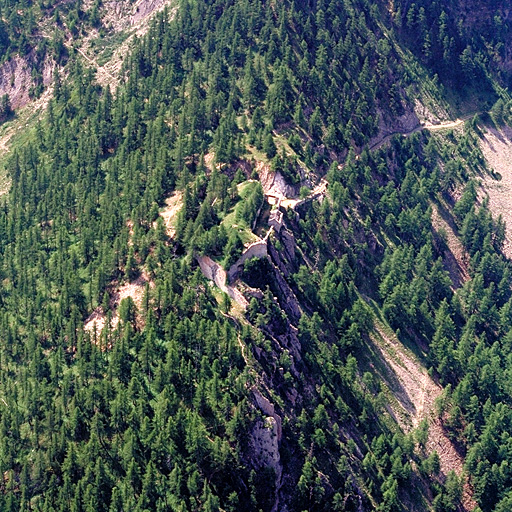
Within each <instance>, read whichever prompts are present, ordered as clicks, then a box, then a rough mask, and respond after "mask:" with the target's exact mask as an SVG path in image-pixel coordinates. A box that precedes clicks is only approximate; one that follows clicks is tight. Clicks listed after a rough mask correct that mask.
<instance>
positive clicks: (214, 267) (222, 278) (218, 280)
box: [197, 256, 249, 309]
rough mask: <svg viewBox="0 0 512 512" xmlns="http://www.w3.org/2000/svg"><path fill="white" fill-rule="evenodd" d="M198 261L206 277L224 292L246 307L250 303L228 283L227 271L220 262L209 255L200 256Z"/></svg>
mask: <svg viewBox="0 0 512 512" xmlns="http://www.w3.org/2000/svg"><path fill="white" fill-rule="evenodd" d="M197 262H198V263H199V267H200V268H201V272H202V273H203V275H204V276H205V277H206V279H209V280H210V281H213V282H214V283H215V284H216V285H217V286H218V287H219V288H220V289H221V290H222V291H223V292H224V293H227V294H228V296H229V297H230V298H232V299H233V300H234V301H235V302H236V303H237V304H239V305H240V306H242V307H243V308H244V309H245V308H246V307H247V306H248V305H249V303H248V302H247V300H246V298H245V297H244V296H243V294H242V293H241V292H240V291H239V290H237V289H236V288H234V287H232V286H229V285H228V284H227V282H226V281H227V275H226V271H225V270H224V269H223V268H222V267H221V266H220V265H219V264H218V263H216V262H215V261H213V260H212V259H211V258H209V257H208V256H198V257H197Z"/></svg>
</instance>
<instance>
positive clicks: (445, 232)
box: [432, 205, 469, 289]
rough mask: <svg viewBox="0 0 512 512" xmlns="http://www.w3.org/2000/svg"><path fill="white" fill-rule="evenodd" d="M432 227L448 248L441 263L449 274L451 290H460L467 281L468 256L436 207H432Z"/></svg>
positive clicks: (447, 221)
mask: <svg viewBox="0 0 512 512" xmlns="http://www.w3.org/2000/svg"><path fill="white" fill-rule="evenodd" d="M432 227H433V228H434V230H435V231H436V233H438V235H440V236H441V237H442V238H444V240H445V242H446V245H447V246H448V250H446V251H444V254H443V263H444V266H445V268H446V269H447V270H448V273H449V274H450V278H451V280H452V283H453V288H454V289H456V288H460V287H461V286H462V285H463V284H464V283H465V282H466V281H468V280H469V272H468V262H469V255H468V253H467V252H466V250H465V249H464V247H463V245H462V244H461V242H460V240H459V237H458V236H457V234H456V233H455V227H454V226H453V225H452V224H451V223H450V222H449V220H447V219H445V218H444V217H443V216H442V214H441V212H440V211H439V209H438V207H437V205H433V206H432Z"/></svg>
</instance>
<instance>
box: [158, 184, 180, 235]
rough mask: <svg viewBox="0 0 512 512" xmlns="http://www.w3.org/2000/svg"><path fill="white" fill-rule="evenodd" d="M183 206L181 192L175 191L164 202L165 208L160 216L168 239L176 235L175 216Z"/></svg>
mask: <svg viewBox="0 0 512 512" xmlns="http://www.w3.org/2000/svg"><path fill="white" fill-rule="evenodd" d="M182 206H183V192H181V190H177V191H176V192H174V193H173V194H172V195H171V196H170V197H168V198H167V199H166V200H165V207H164V208H163V209H162V211H161V212H160V216H161V217H162V218H163V219H164V224H165V230H166V232H167V235H168V236H169V237H170V238H173V237H174V235H175V234H176V226H175V223H176V215H177V213H178V212H179V211H180V210H181V207H182Z"/></svg>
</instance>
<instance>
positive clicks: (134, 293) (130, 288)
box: [84, 273, 155, 334]
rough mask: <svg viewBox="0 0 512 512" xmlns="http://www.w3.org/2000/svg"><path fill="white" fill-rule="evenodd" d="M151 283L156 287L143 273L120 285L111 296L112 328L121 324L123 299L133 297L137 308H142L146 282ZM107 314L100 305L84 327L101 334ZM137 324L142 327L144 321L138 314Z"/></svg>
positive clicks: (151, 285)
mask: <svg viewBox="0 0 512 512" xmlns="http://www.w3.org/2000/svg"><path fill="white" fill-rule="evenodd" d="M147 283H149V287H150V288H154V286H155V283H153V281H151V280H150V279H149V277H148V276H147V275H146V274H144V273H142V274H141V275H140V276H139V277H138V278H137V279H135V280H134V281H132V282H131V283H125V284H123V285H122V286H118V287H117V288H116V289H115V291H114V292H113V293H112V294H111V296H110V305H109V307H110V311H111V321H110V328H111V329H115V328H116V327H117V325H118V324H119V312H118V309H119V304H121V301H122V300H123V299H126V298H128V297H131V298H132V300H133V302H134V304H135V306H136V307H137V310H138V311H140V310H141V309H142V303H143V300H144V292H145V290H146V284H147ZM106 321H107V316H106V315H105V313H104V311H103V308H102V307H101V306H98V307H97V308H96V309H95V310H94V311H93V312H92V313H91V314H90V315H89V317H88V318H87V320H86V321H85V324H84V329H85V330H86V331H88V332H90V333H92V332H94V329H96V333H97V334H100V333H101V331H102V330H103V328H104V327H105V324H106ZM137 324H138V325H139V326H140V327H142V326H143V325H142V324H143V321H142V317H141V316H140V315H137Z"/></svg>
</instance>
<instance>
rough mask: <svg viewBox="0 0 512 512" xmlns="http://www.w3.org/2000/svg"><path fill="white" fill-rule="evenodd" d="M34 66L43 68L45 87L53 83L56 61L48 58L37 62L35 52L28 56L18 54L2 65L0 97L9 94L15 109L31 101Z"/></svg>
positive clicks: (0, 67)
mask: <svg viewBox="0 0 512 512" xmlns="http://www.w3.org/2000/svg"><path fill="white" fill-rule="evenodd" d="M34 66H37V67H38V68H40V69H41V70H42V75H43V85H44V86H45V87H46V86H48V85H49V84H50V83H52V81H53V73H54V70H55V62H54V61H53V60H50V59H46V60H45V61H44V62H42V63H36V62H34V55H33V53H31V54H29V55H28V56H27V57H19V56H18V55H16V56H14V57H13V58H12V59H10V60H8V61H6V62H4V63H3V64H2V65H1V66H0V97H1V96H3V95H4V94H7V95H8V96H9V100H10V102H11V107H12V108H13V109H17V108H20V107H24V106H25V105H26V104H27V103H29V102H30V101H31V98H30V89H31V87H32V86H33V85H34V79H33V78H32V68H33V67H34Z"/></svg>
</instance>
